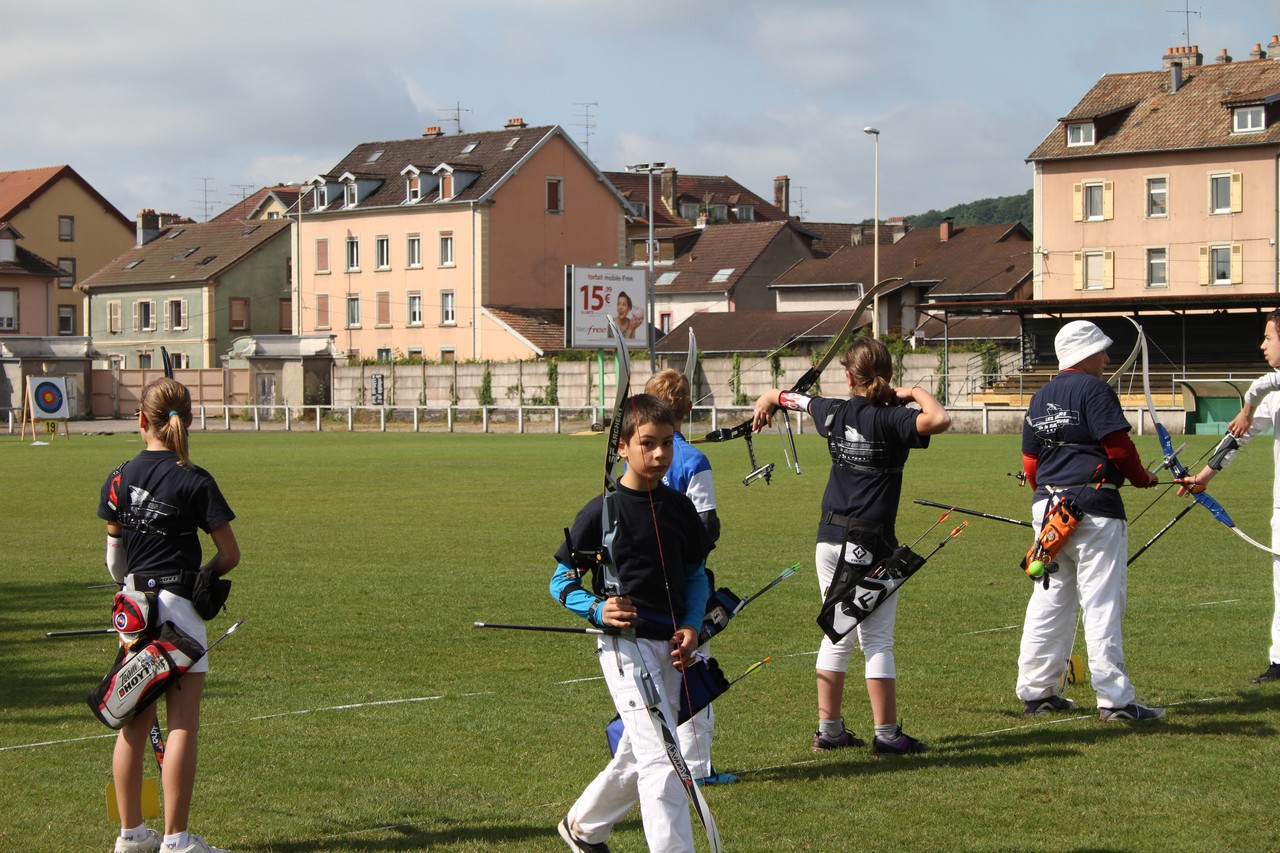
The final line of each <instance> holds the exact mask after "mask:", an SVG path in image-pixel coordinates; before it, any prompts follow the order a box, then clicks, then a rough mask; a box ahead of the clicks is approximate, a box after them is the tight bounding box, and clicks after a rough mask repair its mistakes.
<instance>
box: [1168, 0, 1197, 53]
mask: <svg viewBox="0 0 1280 853" xmlns="http://www.w3.org/2000/svg"><path fill="white" fill-rule="evenodd" d="M1165 11H1166V12H1169V13H1171V14H1174V15H1182V16H1184V17H1185V18H1186V21H1187V23H1186V29H1185V30H1183V32H1182V35H1183V36H1185V37H1186V39H1187V50H1188V51H1189V50H1191V16H1192V15H1200V16H1201V17H1203V16H1204V13H1203V12H1201V11H1200V10H1199V9H1192V8H1191V0H1183V4H1182V8H1181V9H1165Z"/></svg>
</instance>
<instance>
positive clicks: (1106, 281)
mask: <svg viewBox="0 0 1280 853" xmlns="http://www.w3.org/2000/svg"><path fill="white" fill-rule="evenodd" d="M1102 286H1103V288H1104V289H1106V290H1114V289H1115V286H1116V253H1115V252H1113V251H1111V250H1110V249H1108V250H1107V251H1105V252H1103V253H1102Z"/></svg>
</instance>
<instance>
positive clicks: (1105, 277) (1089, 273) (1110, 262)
mask: <svg viewBox="0 0 1280 853" xmlns="http://www.w3.org/2000/svg"><path fill="white" fill-rule="evenodd" d="M1073 267H1074V268H1073V271H1072V283H1073V286H1074V287H1075V289H1076V290H1110V289H1112V288H1113V287H1115V252H1113V251H1111V250H1109V249H1085V250H1083V251H1080V252H1076V253H1075V254H1074V259H1073Z"/></svg>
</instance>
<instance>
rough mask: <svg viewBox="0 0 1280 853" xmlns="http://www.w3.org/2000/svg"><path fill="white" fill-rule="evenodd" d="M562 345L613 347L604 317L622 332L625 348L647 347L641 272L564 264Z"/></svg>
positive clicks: (645, 300)
mask: <svg viewBox="0 0 1280 853" xmlns="http://www.w3.org/2000/svg"><path fill="white" fill-rule="evenodd" d="M564 278H565V300H564V304H565V312H564V313H565V318H564V319H565V322H564V337H565V341H564V345H565V346H566V347H569V348H573V349H601V348H607V347H612V346H613V341H612V340H611V339H610V337H609V323H608V318H609V317H612V318H613V322H614V323H615V324H616V325H617V327H618V329H619V330H620V331H621V332H622V335H623V338H624V339H625V340H626V344H627V347H628V348H631V349H640V348H647V347H648V346H649V337H648V334H649V324H648V322H647V321H646V320H645V306H646V305H648V304H649V292H648V289H647V288H646V287H645V271H644V270H642V269H635V270H631V269H619V268H617V267H572V266H570V267H565V268H564Z"/></svg>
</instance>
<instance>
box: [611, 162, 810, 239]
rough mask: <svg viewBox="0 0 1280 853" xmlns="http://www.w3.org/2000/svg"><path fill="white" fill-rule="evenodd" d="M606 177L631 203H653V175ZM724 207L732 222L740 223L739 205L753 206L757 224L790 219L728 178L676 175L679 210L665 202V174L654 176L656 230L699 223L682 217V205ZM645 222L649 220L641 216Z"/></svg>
mask: <svg viewBox="0 0 1280 853" xmlns="http://www.w3.org/2000/svg"><path fill="white" fill-rule="evenodd" d="M604 176H605V177H606V178H607V179H608V180H609V182H610V183H612V184H613V185H614V186H615V187H617V188H618V191H619V192H620V193H622V195H623V197H624V198H626V199H627V200H628V201H634V202H639V203H641V204H644V205H648V203H649V175H648V174H647V173H645V172H605V173H604ZM681 202H687V203H696V204H702V203H703V202H706V203H708V204H724V205H728V206H729V208H730V210H729V222H731V223H732V222H738V221H739V220H738V217H737V215H736V214H735V213H734V212H733V208H734V207H736V206H738V205H744V204H746V205H751V206H752V207H753V208H754V211H753V214H754V217H755V218H754V219H753V220H748V221H755V222H776V221H778V220H783V219H788V218H790V217H788V216H787V214H786V213H785V212H784V211H783V210H782V209H781V208H779V207H777V206H775V205H774V204H773V203H772V202H769V201H765V200H764V198H762V197H761V196H758V195H756V194H755V193H753V192H752V191H751V190H749V189H747V188H746V187H744V186H743V185H742V184H740V183H738V182H737V181H735V180H734V179H733V178H730V177H729V176H727V175H686V174H684V173H681V172H677V173H676V199H675V207H674V208H672V207H670V206H668V205H667V204H666V203H665V200H664V198H663V195H662V175H661V174H659V173H654V176H653V206H654V208H655V210H654V219H653V225H654V227H655V228H663V227H670V226H673V225H693V224H695V222H694V221H693V220H690V219H685V218H683V217H682V216H680V203H681ZM641 219H642V220H644V219H645V217H641Z"/></svg>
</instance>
